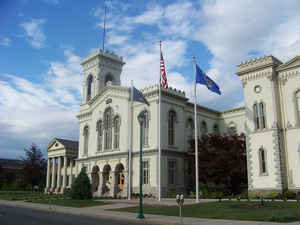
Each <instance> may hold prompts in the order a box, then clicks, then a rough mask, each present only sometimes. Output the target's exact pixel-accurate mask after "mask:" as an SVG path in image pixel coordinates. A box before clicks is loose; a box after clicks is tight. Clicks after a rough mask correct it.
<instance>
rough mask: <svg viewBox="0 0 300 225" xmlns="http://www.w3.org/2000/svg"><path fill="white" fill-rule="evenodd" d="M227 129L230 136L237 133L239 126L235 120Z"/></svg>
mask: <svg viewBox="0 0 300 225" xmlns="http://www.w3.org/2000/svg"><path fill="white" fill-rule="evenodd" d="M227 129H228V133H229V135H230V136H235V135H237V128H236V124H235V123H234V122H230V123H229V125H228V128H227Z"/></svg>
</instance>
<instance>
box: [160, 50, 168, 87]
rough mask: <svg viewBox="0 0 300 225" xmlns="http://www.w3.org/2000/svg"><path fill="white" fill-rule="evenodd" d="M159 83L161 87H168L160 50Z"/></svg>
mask: <svg viewBox="0 0 300 225" xmlns="http://www.w3.org/2000/svg"><path fill="white" fill-rule="evenodd" d="M160 84H161V86H162V87H164V88H168V80H167V74H166V69H165V63H164V58H163V55H162V52H160Z"/></svg>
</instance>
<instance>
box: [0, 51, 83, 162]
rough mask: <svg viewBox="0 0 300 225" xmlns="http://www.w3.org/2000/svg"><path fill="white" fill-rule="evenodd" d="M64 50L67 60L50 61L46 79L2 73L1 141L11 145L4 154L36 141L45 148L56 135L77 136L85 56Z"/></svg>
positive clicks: (3, 144)
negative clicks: (32, 79)
mask: <svg viewBox="0 0 300 225" xmlns="http://www.w3.org/2000/svg"><path fill="white" fill-rule="evenodd" d="M64 54H65V58H66V60H65V61H64V62H49V71H48V73H46V74H45V80H44V82H42V83H34V82H31V81H29V80H26V79H23V78H20V77H17V76H15V75H7V74H1V75H0V77H1V78H3V79H1V80H0V126H1V127H2V129H1V131H0V137H1V138H0V140H1V141H0V142H1V146H10V149H11V152H10V153H9V154H8V155H7V152H1V151H0V157H8V156H11V157H16V156H19V155H21V154H22V150H23V148H24V147H26V146H29V145H30V144H31V143H32V142H35V143H36V144H38V145H39V146H40V147H42V149H43V148H45V147H46V145H47V144H48V143H49V141H50V139H52V138H54V137H61V138H69V139H74V140H76V139H77V137H78V124H77V119H76V115H77V113H78V111H79V104H80V99H81V85H82V80H81V79H82V76H81V74H80V73H81V68H80V64H79V62H80V61H81V58H80V57H78V56H77V55H75V54H74V53H73V52H72V51H71V50H70V49H65V50H64ZM10 143H14V145H13V146H12V145H11V144H10ZM16 146H17V147H19V150H18V149H16ZM1 154H2V155H1ZM3 154H5V155H3Z"/></svg>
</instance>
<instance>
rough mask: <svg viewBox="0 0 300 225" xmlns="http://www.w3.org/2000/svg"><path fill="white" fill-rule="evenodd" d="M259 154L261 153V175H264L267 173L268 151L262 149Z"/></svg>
mask: <svg viewBox="0 0 300 225" xmlns="http://www.w3.org/2000/svg"><path fill="white" fill-rule="evenodd" d="M258 153H259V162H260V174H263V175H264V174H266V173H267V164H266V150H265V149H263V148H260V149H259V151H258Z"/></svg>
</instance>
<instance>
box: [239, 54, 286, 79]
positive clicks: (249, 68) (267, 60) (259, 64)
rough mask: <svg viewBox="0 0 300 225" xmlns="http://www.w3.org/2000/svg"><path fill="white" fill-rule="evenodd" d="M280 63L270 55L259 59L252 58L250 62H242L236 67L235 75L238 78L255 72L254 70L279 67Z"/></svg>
mask: <svg viewBox="0 0 300 225" xmlns="http://www.w3.org/2000/svg"><path fill="white" fill-rule="evenodd" d="M281 64H282V62H281V61H280V60H278V59H277V58H275V57H274V56H272V55H269V56H263V57H260V58H254V59H252V60H249V61H246V62H242V63H240V64H239V65H238V71H237V72H236V74H237V75H238V76H242V75H244V74H247V73H250V72H253V71H256V70H261V69H264V68H267V67H277V66H279V65H281Z"/></svg>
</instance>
